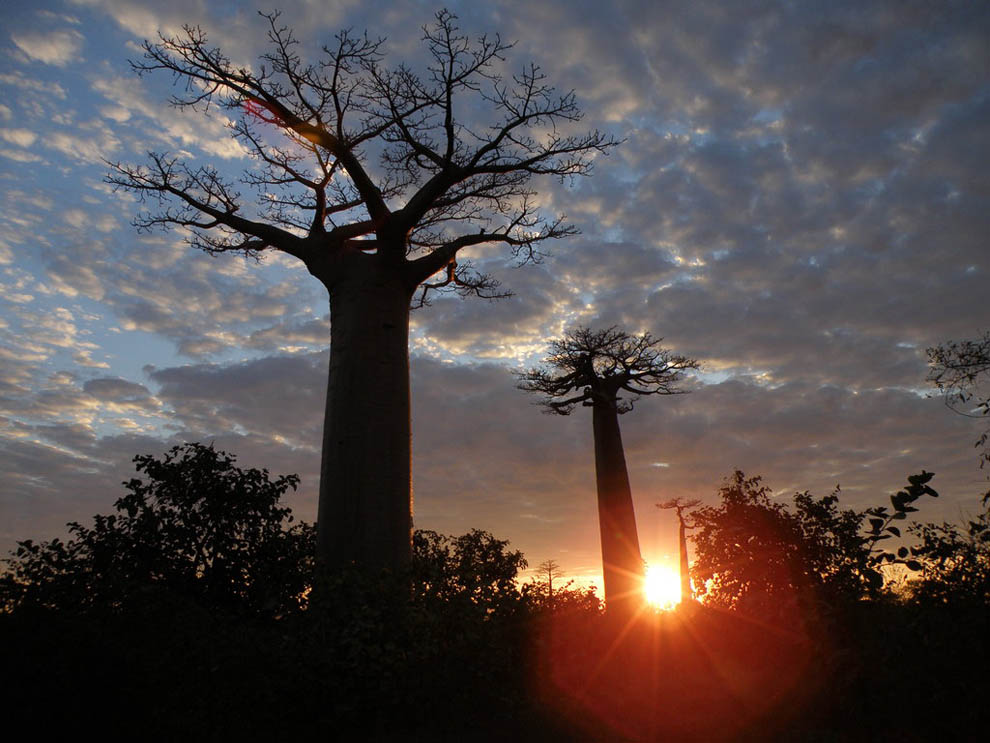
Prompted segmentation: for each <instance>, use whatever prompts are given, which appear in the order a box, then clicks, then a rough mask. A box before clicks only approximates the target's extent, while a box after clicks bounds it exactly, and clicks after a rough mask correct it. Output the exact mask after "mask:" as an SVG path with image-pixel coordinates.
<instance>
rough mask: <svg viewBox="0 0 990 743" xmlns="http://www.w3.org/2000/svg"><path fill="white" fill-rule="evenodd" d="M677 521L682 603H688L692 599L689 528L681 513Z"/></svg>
mask: <svg viewBox="0 0 990 743" xmlns="http://www.w3.org/2000/svg"><path fill="white" fill-rule="evenodd" d="M677 522H678V533H677V540H678V546H679V547H680V550H681V603H682V604H686V603H688V602H689V601H690V600H691V572H690V567H689V565H688V552H687V530H686V528H685V526H684V519H683V518H681V515H680V514H677Z"/></svg>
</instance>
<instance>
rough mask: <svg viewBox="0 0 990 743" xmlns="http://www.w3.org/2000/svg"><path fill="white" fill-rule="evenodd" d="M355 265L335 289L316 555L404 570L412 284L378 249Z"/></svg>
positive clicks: (326, 561)
mask: <svg viewBox="0 0 990 743" xmlns="http://www.w3.org/2000/svg"><path fill="white" fill-rule="evenodd" d="M349 263H350V264H351V265H349V266H348V269H349V270H347V271H346V277H345V278H342V279H339V280H337V281H334V282H331V283H330V285H329V286H328V290H329V292H330V321H331V330H330V333H331V342H330V349H331V350H330V370H329V378H328V385H327V400H326V416H325V420H324V426H323V456H322V461H321V466H320V499H319V511H318V514H317V556H318V559H319V561H320V562H321V563H322V564H323V566H324V567H330V568H341V567H345V566H348V565H350V564H357V565H361V566H362V567H364V568H372V569H374V568H382V567H389V568H392V569H401V567H402V566H404V565H406V564H407V563H408V562H409V559H410V554H411V552H410V551H411V535H412V474H411V463H412V430H411V416H410V396H409V304H410V299H411V296H412V289H411V288H410V287H409V285H408V283H407V281H406V280H405V279H404V276H403V272H402V271H401V268H400V267H399V266H389V265H388V264H387V263H386V262H385V261H384V260H383V259H382V258H381V257H380V256H377V255H360V254H357V255H354V256H352V257H351V260H350V261H349ZM317 276H318V277H320V276H319V274H317ZM320 278H323V277H320ZM325 283H326V282H325Z"/></svg>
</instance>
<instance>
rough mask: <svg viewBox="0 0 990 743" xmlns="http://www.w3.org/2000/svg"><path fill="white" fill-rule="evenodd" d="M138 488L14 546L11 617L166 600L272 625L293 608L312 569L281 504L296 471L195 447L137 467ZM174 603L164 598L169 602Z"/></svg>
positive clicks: (308, 535)
mask: <svg viewBox="0 0 990 743" xmlns="http://www.w3.org/2000/svg"><path fill="white" fill-rule="evenodd" d="M134 461H135V463H136V469H137V471H138V472H143V473H144V474H145V476H146V479H145V480H141V479H137V478H134V479H131V480H130V481H128V482H125V483H124V487H125V488H126V489H127V490H128V491H129V492H128V493H127V494H126V495H125V496H124V497H122V498H120V499H119V500H117V502H116V503H115V504H114V508H115V511H116V513H113V514H110V515H98V516H95V517H94V519H93V525H92V527H86V526H83V525H82V524H79V523H71V524H69V532H70V534H71V535H72V537H71V538H70V539H68V540H67V541H63V540H60V539H54V540H52V541H50V542H44V543H41V544H36V543H34V542H32V541H30V540H28V541H24V542H20V543H19V544H18V548H17V550H16V552H15V555H14V558H13V559H11V560H8V561H7V562H8V570H7V571H6V572H5V574H4V575H3V576H2V579H0V605H2V606H3V607H4V608H5V609H6V610H7V611H11V610H13V609H14V608H24V607H29V606H31V607H36V608H47V609H58V610H62V611H85V610H89V609H93V608H94V607H99V608H101V609H104V610H106V609H118V610H121V609H124V608H126V607H127V606H129V605H131V604H134V603H135V602H138V603H141V602H161V601H166V600H167V599H165V598H163V595H164V594H172V595H174V596H177V597H182V598H183V599H185V600H192V601H194V602H197V603H199V604H200V605H202V606H204V607H208V608H212V609H217V610H222V611H230V612H235V613H241V614H250V615H258V616H268V617H274V616H279V615H281V614H283V613H285V612H287V611H292V610H296V609H298V608H299V606H300V602H301V601H302V595H303V592H304V590H305V588H306V585H307V582H308V581H309V579H310V574H311V572H312V560H311V555H312V553H313V550H314V546H313V544H314V543H313V538H314V537H313V528H312V526H311V525H308V524H300V525H296V526H292V527H290V523H291V521H292V515H291V510H290V509H289V508H287V507H284V506H281V505H280V504H279V500H280V498H281V497H282V496H283V495H284V494H285V492H286V491H287V490H288V489H289V488H293V489H294V488H295V487H296V485H297V483H298V482H299V478H298V477H297V476H295V475H286V476H282V477H278V478H277V479H275V480H274V481H273V480H271V479H270V477H269V474H268V470H257V469H249V470H242V469H240V468H238V467H236V466H234V462H235V458H234V457H233V456H232V455H229V454H226V453H225V452H222V451H217V450H215V449H213V447H212V446H203V445H202V444H196V443H191V444H185V445H183V446H176V447H174V448H172V449H171V450H170V451H169V452H168V453H166V454H165V456H164V457H163V458H161V459H156V458H155V457H152V456H149V455H145V456H138V457H135V459H134ZM169 600H170V599H169Z"/></svg>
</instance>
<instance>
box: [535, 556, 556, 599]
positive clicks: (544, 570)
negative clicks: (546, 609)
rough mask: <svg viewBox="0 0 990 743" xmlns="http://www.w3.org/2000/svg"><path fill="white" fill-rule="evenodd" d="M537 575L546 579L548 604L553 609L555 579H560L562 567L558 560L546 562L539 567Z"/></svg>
mask: <svg viewBox="0 0 990 743" xmlns="http://www.w3.org/2000/svg"><path fill="white" fill-rule="evenodd" d="M536 569H537V573H536V574H537V575H538V576H540V578H546V581H547V604H548V605H549V606H550V608H551V610H552V609H553V579H554V578H558V579H559V578H560V576H561V572H560V565H559V564H557V561H556V560H544V561H543V562H541V563H540V564H539V565H538V566H537V568H536Z"/></svg>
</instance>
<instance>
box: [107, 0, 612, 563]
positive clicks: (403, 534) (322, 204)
mask: <svg viewBox="0 0 990 743" xmlns="http://www.w3.org/2000/svg"><path fill="white" fill-rule="evenodd" d="M262 15H263V17H264V18H265V19H267V23H268V39H269V41H270V50H269V51H268V53H266V54H264V55H263V56H262V58H261V61H260V64H259V65H258V66H257V67H253V68H250V69H248V68H246V67H242V66H239V65H235V64H233V63H232V62H231V61H230V59H228V57H226V56H225V55H224V53H223V52H222V51H221V50H219V49H217V48H214V47H211V46H210V45H209V43H208V41H207V37H206V35H205V33H204V32H203V31H201V30H200V29H199V28H190V27H186V28H185V29H184V32H183V33H182V34H181V35H178V36H174V37H172V36H161V37H160V39H159V40H158V41H157V42H154V43H152V42H145V44H144V57H143V59H142V60H141V61H139V62H136V63H134V66H135V67H136V68H137V70H138V72H140V73H155V72H164V73H169V74H171V75H172V76H173V77H174V78H175V79H176V80H177V81H178V82H180V83H184V85H180V86H177V93H176V95H175V96H174V97H173V102H174V103H175V104H176V105H179V106H185V107H189V108H194V109H209V108H210V107H211V106H214V105H216V106H219V107H221V108H223V109H227V110H229V111H234V112H237V114H238V116H239V118H238V120H237V121H236V123H234V124H233V126H232V134H233V136H234V137H235V138H236V139H237V140H239V141H240V143H241V144H242V145H243V146H244V147H246V148H247V150H248V151H249V152H250V153H251V155H252V156H253V158H254V161H255V166H254V168H253V169H252V170H250V171H248V172H247V173H246V174H245V175H244V176H243V177H242V178H241V179H240V183H241V184H242V185H245V186H247V187H253V188H255V189H256V190H257V191H258V198H257V200H255V201H253V202H252V201H251V200H246V199H243V198H242V196H241V194H240V193H239V192H238V190H237V186H236V185H235V182H233V181H230V180H227V179H225V178H224V177H223V176H222V175H221V173H220V172H219V171H218V170H217V169H216V168H214V167H212V166H210V165H200V166H196V167H194V166H191V165H188V164H186V163H184V162H182V161H181V160H180V159H178V158H177V157H175V156H171V155H168V154H162V153H150V155H149V160H148V162H147V164H145V165H143V166H135V165H127V164H121V163H113V164H111V172H110V175H109V176H108V180H109V182H110V183H111V184H113V185H114V186H115V187H118V188H122V189H125V190H128V191H131V192H135V193H137V194H138V195H139V197H141V199H142V200H143V201H144V202H145V203H150V204H151V205H152V207H153V208H152V209H151V210H150V211H148V212H146V213H143V214H141V215H140V216H139V217H138V219H137V220H136V225H137V226H138V228H140V229H152V228H156V227H162V228H170V227H176V228H180V229H182V230H184V231H186V232H187V233H188V235H189V236H190V237H189V241H190V242H191V243H192V245H194V246H195V247H198V248H201V249H203V250H205V251H207V252H208V253H227V252H234V253H244V254H248V255H252V256H260V255H262V254H264V253H265V252H268V251H280V252H282V253H285V254H287V255H290V256H292V257H294V258H296V259H298V260H300V261H302V262H303V264H305V266H306V268H307V269H308V270H309V272H310V273H311V274H312V275H313V276H315V277H316V278H317V279H319V280H320V281H321V282H322V283H323V285H324V286H325V287H326V288H327V290H328V291H329V295H330V320H331V332H330V347H331V353H330V373H329V385H328V391H327V402H326V418H325V423H324V432H323V457H322V463H321V469H320V500H319V513H318V517H317V520H318V539H317V541H318V546H317V554H318V557H319V559H320V561H321V562H322V563H323V564H324V565H330V566H336V565H342V564H349V563H352V562H356V563H360V564H362V565H366V566H382V565H384V566H390V567H401V566H402V565H403V564H404V563H405V562H406V561H407V560H408V559H409V555H410V531H411V526H412V483H411V477H410V464H411V427H410V405H409V356H408V353H409V352H408V327H409V311H410V306H411V304H413V303H414V300H415V303H426V302H428V296H429V294H430V292H436V291H453V292H458V293H460V294H462V295H477V296H481V297H493V296H498V295H499V291H498V282H497V281H495V280H494V279H492V278H491V277H490V276H487V275H484V274H482V273H480V272H479V271H477V270H475V269H473V268H472V266H471V263H470V261H469V260H467V259H465V258H464V253H466V252H469V249H470V248H471V246H479V245H483V244H491V243H501V244H503V245H505V246H508V250H509V252H511V254H512V255H513V256H515V257H516V258H517V259H518V260H519V261H520V262H523V263H524V262H527V261H533V260H538V259H539V257H540V253H539V246H540V245H541V244H542V243H544V242H545V241H547V240H554V239H557V238H563V237H567V236H568V235H572V234H574V233H575V232H576V229H575V228H574V227H573V226H571V225H569V224H567V223H566V222H565V221H564V218H563V217H558V216H547V215H545V214H543V213H542V212H541V211H540V210H539V209H538V207H537V204H536V202H535V201H534V196H535V193H536V192H535V191H534V185H533V179H534V177H538V176H551V177H555V178H558V179H566V178H568V177H571V176H579V175H587V174H588V173H589V171H590V170H591V165H592V159H593V158H594V156H595V155H597V154H600V153H605V152H607V151H608V150H609V149H610V148H611V147H612V146H613V145H614V144H616V142H615V141H614V140H613V139H612V138H611V137H610V136H608V135H606V134H603V133H601V132H599V131H590V132H577V133H575V131H576V129H575V124H574V122H577V121H578V120H579V119H580V118H581V112H580V110H579V108H578V106H577V104H576V101H575V97H574V94H573V93H564V94H559V93H557V92H555V91H554V89H553V88H552V87H550V86H549V85H548V84H547V83H546V81H545V78H544V75H543V74H542V73H541V72H540V69H539V68H538V67H537V66H535V65H530V66H528V67H525V68H523V69H522V70H521V71H519V72H516V73H515V74H513V75H511V76H509V77H503V75H502V73H501V69H502V65H503V62H504V55H505V53H506V52H507V51H508V50H509V49H510V47H511V45H510V44H506V43H504V42H503V41H502V40H501V39H500V38H499V37H498V36H497V35H495V36H494V37H490V36H481V37H479V38H469V37H468V36H465V35H463V34H462V33H461V32H460V31H459V30H458V28H457V26H456V22H455V17H454V16H453V15H452V14H450V13H449V12H446V11H441V12H439V13H437V14H436V18H435V22H434V23H433V24H432V25H431V26H428V27H424V29H423V32H424V36H423V42H424V44H425V45H426V47H427V50H428V58H429V60H430V62H429V63H428V65H427V67H426V69H425V70H424V71H423V72H422V73H421V74H417V73H416V72H415V71H414V70H413V69H411V68H409V67H407V66H405V65H398V66H388V65H387V64H386V62H385V57H384V47H383V43H382V41H380V40H373V39H371V38H369V37H367V36H366V35H355V34H353V33H351V32H349V31H342V32H340V33H339V34H337V36H336V37H335V39H334V41H333V42H332V43H330V44H329V45H327V46H325V47H324V48H323V50H322V53H321V54H320V55H318V56H317V57H316V58H315V59H313V60H312V61H303V59H302V57H301V56H300V51H299V44H298V42H297V40H296V39H295V38H294V36H293V34H292V32H291V31H290V30H289V29H288V28H286V27H285V26H283V25H281V24H280V21H279V16H278V14H270V15H264V14H262ZM486 117H487V118H486Z"/></svg>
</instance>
